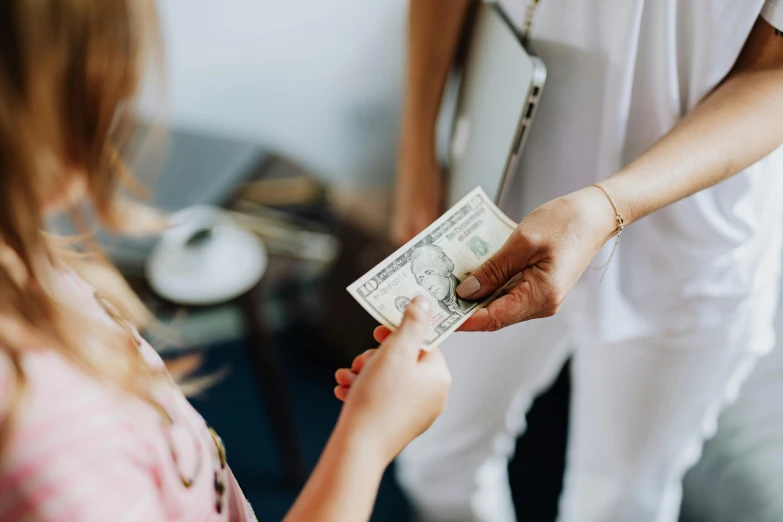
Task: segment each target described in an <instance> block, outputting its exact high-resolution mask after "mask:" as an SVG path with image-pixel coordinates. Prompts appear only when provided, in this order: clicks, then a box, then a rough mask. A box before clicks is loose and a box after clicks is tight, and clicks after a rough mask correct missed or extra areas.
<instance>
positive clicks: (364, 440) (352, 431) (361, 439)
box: [329, 412, 397, 475]
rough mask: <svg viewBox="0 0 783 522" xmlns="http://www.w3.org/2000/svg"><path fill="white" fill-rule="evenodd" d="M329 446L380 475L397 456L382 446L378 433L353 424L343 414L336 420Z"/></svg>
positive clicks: (358, 424)
mask: <svg viewBox="0 0 783 522" xmlns="http://www.w3.org/2000/svg"><path fill="white" fill-rule="evenodd" d="M329 444H330V445H333V446H334V447H335V448H337V451H338V452H340V453H345V454H349V455H352V456H354V457H356V458H357V460H359V461H361V462H362V464H363V465H364V466H366V467H367V468H368V469H369V470H371V471H373V472H377V473H379V474H381V475H382V474H383V472H384V470H385V469H386V468H387V467H388V466H389V464H391V462H392V460H394V458H395V457H396V456H397V455H396V454H395V453H394V452H393V451H391V450H390V449H389V448H387V447H386V445H385V444H383V441H382V437H381V436H380V435H379V434H378V433H376V432H375V431H374V430H372V429H371V428H370V427H367V426H364V425H363V424H361V423H359V422H354V421H353V419H351V418H350V417H347V416H346V415H345V413H344V412H343V414H341V415H340V418H339V419H338V420H337V425H336V426H335V429H334V431H333V432H332V437H331V438H330V442H329Z"/></svg>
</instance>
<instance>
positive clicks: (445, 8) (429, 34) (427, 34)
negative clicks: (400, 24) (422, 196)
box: [401, 0, 472, 160]
mask: <svg viewBox="0 0 783 522" xmlns="http://www.w3.org/2000/svg"><path fill="white" fill-rule="evenodd" d="M471 2H472V0H411V1H410V4H409V5H410V7H409V9H410V12H409V15H408V16H409V20H408V53H407V63H408V65H407V84H406V90H405V101H404V106H403V118H402V129H401V130H402V134H401V147H402V153H403V155H405V154H406V151H413V150H426V151H430V152H433V153H434V150H435V123H436V119H437V116H438V110H439V108H440V103H441V98H442V96H443V89H444V86H445V84H446V79H447V77H448V74H449V71H450V69H451V65H452V62H453V60H454V55H455V52H456V50H457V45H458V43H459V39H460V32H461V30H462V26H463V23H464V20H465V15H466V13H467V11H468V7H469V6H470V4H471ZM403 160H404V158H403Z"/></svg>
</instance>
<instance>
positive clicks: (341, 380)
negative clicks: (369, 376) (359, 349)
mask: <svg viewBox="0 0 783 522" xmlns="http://www.w3.org/2000/svg"><path fill="white" fill-rule="evenodd" d="M334 379H335V380H336V381H337V384H339V385H340V386H350V385H351V384H353V381H354V379H356V373H354V372H352V371H351V370H349V369H348V368H340V369H339V370H337V371H336V372H335V373H334Z"/></svg>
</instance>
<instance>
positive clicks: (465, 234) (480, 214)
mask: <svg viewBox="0 0 783 522" xmlns="http://www.w3.org/2000/svg"><path fill="white" fill-rule="evenodd" d="M515 227H516V223H514V222H513V221H512V220H511V219H509V218H508V217H507V216H506V215H505V214H503V212H502V211H501V210H500V209H499V208H498V207H497V206H495V204H494V203H493V202H492V200H491V199H490V198H489V197H488V196H487V194H486V193H485V192H484V191H483V190H482V189H481V187H476V188H475V189H473V190H472V191H471V192H470V194H468V195H467V196H465V197H464V198H463V199H461V200H460V201H459V203H457V204H456V205H454V206H453V207H452V208H451V209H449V210H448V211H447V212H446V213H445V214H444V215H443V216H441V217H440V218H439V219H438V220H437V221H435V222H434V223H433V224H432V225H430V226H429V227H428V228H427V229H426V230H424V231H423V232H422V233H421V234H419V235H418V236H416V237H415V238H413V239H412V240H411V241H409V242H408V243H407V244H406V245H405V246H403V247H402V248H400V249H399V250H397V251H396V252H394V253H393V254H392V255H391V256H389V257H387V258H386V259H385V260H383V261H382V262H381V263H379V264H378V265H377V266H376V267H375V268H373V269H372V270H370V271H369V272H367V273H366V274H365V275H364V276H362V277H360V278H359V279H358V280H357V281H356V282H355V283H353V284H352V285H350V286H349V287H348V292H350V294H351V295H352V296H353V297H354V299H356V300H357V301H358V302H359V304H360V305H362V307H364V309H365V310H367V311H368V312H369V313H370V315H372V316H373V317H374V318H375V319H376V320H378V321H379V322H380V323H381V324H384V325H386V326H388V327H389V328H391V329H394V328H396V327H397V326H399V324H400V322H401V321H402V315H403V312H404V311H405V307H406V306H407V305H408V303H409V302H410V301H411V300H412V299H413V298H414V297H415V296H417V295H423V296H425V297H427V298H428V299H429V300H430V302H431V304H432V307H431V308H432V319H431V321H430V329H429V332H428V334H427V337H426V338H425V340H424V346H423V347H422V348H424V349H427V348H428V347H430V346H433V345H438V344H440V343H441V342H443V340H444V339H445V338H446V337H448V336H449V335H450V334H451V333H452V332H454V330H456V329H457V328H459V326H460V325H461V324H462V323H464V322H465V321H466V320H467V319H468V317H470V316H471V315H473V314H474V313H475V312H476V310H479V309H480V308H481V307H483V306H486V305H487V304H488V303H489V302H490V301H492V299H494V298H495V296H496V295H497V294H498V292H496V293H495V294H494V295H492V296H490V297H488V298H487V299H484V300H483V301H467V300H464V299H462V298H460V297H459V296H458V295H457V294H456V291H455V289H456V287H457V285H459V283H460V282H461V281H463V280H464V279H465V278H467V277H468V276H470V274H471V273H472V272H473V271H474V270H476V269H477V268H478V267H480V266H481V265H482V264H483V263H484V261H486V260H487V259H489V258H490V257H491V256H492V255H493V254H494V253H495V252H497V251H498V249H500V247H501V246H503V243H504V242H505V241H506V239H508V237H509V235H510V234H511V232H512V231H513V230H514V228H515Z"/></svg>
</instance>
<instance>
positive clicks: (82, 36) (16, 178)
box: [0, 0, 159, 447]
mask: <svg viewBox="0 0 783 522" xmlns="http://www.w3.org/2000/svg"><path fill="white" fill-rule="evenodd" d="M158 34H159V33H158V23H157V17H156V12H155V6H154V0H2V2H0V359H2V358H6V359H7V360H8V361H10V363H11V364H10V367H11V368H12V372H11V375H12V376H13V377H14V378H13V379H12V380H13V385H12V389H11V393H10V395H9V396H7V397H0V422H2V424H1V425H0V444H2V442H3V441H4V439H5V438H6V437H7V435H8V432H9V429H10V427H11V425H12V423H13V421H14V417H15V416H16V415H17V414H18V410H19V405H20V399H21V397H22V394H23V392H24V387H25V377H24V371H23V363H22V357H21V355H22V354H23V353H24V351H25V350H30V349H40V348H46V349H51V350H57V351H58V352H59V353H60V354H62V355H63V356H64V357H67V358H68V359H69V360H70V361H71V362H72V363H73V364H75V365H77V366H78V367H80V368H81V369H82V370H83V371H85V372H87V373H88V374H89V375H91V376H94V377H95V378H97V379H100V380H102V381H103V382H105V383H107V385H110V386H114V387H116V388H118V389H122V390H124V391H127V392H129V393H131V394H133V395H136V396H138V397H140V398H142V399H144V400H147V401H151V398H150V397H149V390H150V386H151V384H152V381H153V380H154V379H157V375H156V374H155V373H154V372H153V371H152V370H151V369H150V368H149V367H148V365H147V364H146V363H145V362H144V360H143V359H142V356H141V354H140V353H139V351H138V350H137V348H136V345H135V344H134V342H133V339H132V338H131V337H130V336H118V335H117V334H116V331H114V332H111V331H108V329H107V328H106V327H103V328H102V327H101V326H100V325H98V324H93V323H94V322H90V320H89V319H88V318H87V317H84V316H82V314H80V313H79V311H77V310H73V309H72V308H69V307H66V306H62V305H61V303H60V302H59V301H60V298H59V297H58V292H57V289H56V284H55V278H54V275H55V271H56V270H58V269H61V268H62V265H63V264H68V265H70V266H73V267H76V268H84V267H86V266H88V267H89V268H87V271H86V272H84V271H82V270H77V271H81V272H84V275H91V274H92V275H99V276H101V277H100V278H101V279H103V280H104V281H105V280H107V279H109V280H112V281H114V282H115V283H118V282H120V281H121V278H120V277H119V276H118V275H117V273H116V271H115V270H114V269H113V267H111V266H110V265H109V264H108V263H107V262H105V261H104V260H103V257H102V256H100V255H92V256H90V257H87V256H85V255H84V253H82V254H80V255H77V254H76V253H75V252H72V254H71V255H63V250H62V248H61V247H62V245H57V244H55V243H62V241H53V240H52V238H51V237H50V236H48V235H47V234H46V233H45V232H44V229H45V225H46V223H45V221H46V214H47V212H48V211H49V210H50V209H51V208H53V207H56V206H62V205H64V204H65V203H70V202H71V201H70V200H71V199H73V197H74V195H75V194H82V195H83V197H81V198H80V203H82V204H83V203H86V204H88V205H89V207H91V209H92V212H94V214H95V215H96V216H98V218H99V219H100V221H101V222H102V224H103V225H105V226H107V227H108V228H111V229H113V230H117V231H124V232H130V231H132V228H133V225H136V224H137V223H136V222H135V220H134V219H133V218H132V215H131V214H130V213H129V211H128V209H129V208H130V207H128V206H126V205H124V204H123V203H122V201H121V200H120V199H119V197H118V194H117V192H118V189H119V188H121V186H122V185H123V182H124V181H125V180H126V178H127V177H128V175H129V173H128V172H127V170H126V168H125V167H124V165H123V161H122V152H121V150H122V145H123V142H124V141H125V139H126V138H128V137H129V132H130V130H129V129H130V128H131V127H130V125H131V122H130V116H131V114H130V109H131V108H132V102H133V100H134V98H135V95H136V93H137V90H138V89H139V87H140V84H141V81H142V76H143V74H144V72H145V71H146V70H147V64H148V60H149V59H150V58H151V57H152V56H153V55H154V54H155V53H156V52H157V51H158V48H157V47H158V46H157V44H158ZM70 206H72V207H73V206H74V205H70ZM113 289H114V291H113V292H110V293H113V294H114V296H115V297H117V296H120V295H121V297H122V298H121V299H115V300H114V302H115V304H117V305H118V308H119V309H120V313H122V314H123V315H125V316H128V315H130V316H134V315H135V317H131V318H132V319H137V320H139V319H141V318H142V317H140V315H143V313H139V312H136V313H135V314H134V313H133V312H134V311H138V310H140V309H141V308H139V307H135V306H133V305H134V304H139V303H138V299H137V298H136V297H135V295H133V293H132V292H131V291H130V290H129V288H128V287H127V286H123V285H122V284H115V285H113ZM110 300H112V299H111V296H110ZM86 331H89V333H90V336H92V337H95V336H96V335H97V336H98V338H99V340H101V341H103V342H104V343H105V345H106V346H107V349H106V350H95V349H94V344H91V343H87V342H85V338H86V336H85V332H86ZM112 333H113V335H112ZM3 362H4V361H2V360H0V363H3ZM0 447H2V446H0Z"/></svg>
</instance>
